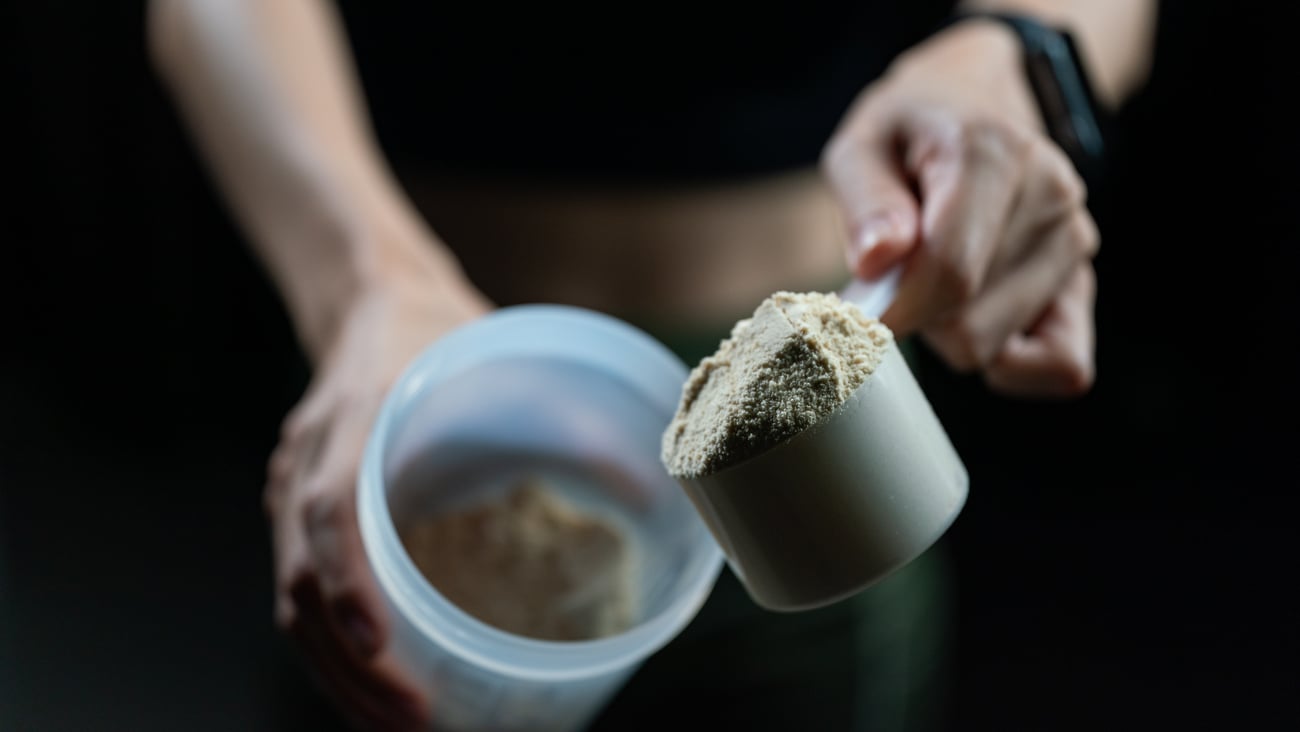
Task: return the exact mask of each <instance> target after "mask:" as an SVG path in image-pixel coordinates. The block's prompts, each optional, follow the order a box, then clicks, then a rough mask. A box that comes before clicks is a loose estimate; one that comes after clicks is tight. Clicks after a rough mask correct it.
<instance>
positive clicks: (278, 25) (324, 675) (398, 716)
mask: <svg viewBox="0 0 1300 732" xmlns="http://www.w3.org/2000/svg"><path fill="white" fill-rule="evenodd" d="M969 5H978V6H981V7H1002V8H1011V9H1017V10H1023V11H1025V12H1029V13H1033V14H1038V15H1040V16H1042V17H1045V18H1048V19H1052V20H1058V21H1063V22H1068V23H1069V24H1070V25H1072V26H1073V27H1074V29H1075V30H1076V32H1077V33H1078V34H1079V35H1080V36H1081V39H1082V42H1083V45H1084V48H1085V51H1086V52H1087V53H1089V55H1090V58H1091V59H1092V61H1093V68H1092V69H1091V71H1092V72H1093V76H1094V77H1095V78H1096V79H1097V82H1098V86H1099V88H1100V91H1101V93H1102V96H1103V98H1104V99H1107V100H1109V101H1110V102H1112V103H1115V102H1118V101H1120V100H1122V99H1123V98H1124V96H1126V95H1127V94H1128V93H1130V92H1131V91H1132V90H1133V89H1134V88H1135V87H1136V86H1137V85H1139V84H1140V82H1141V80H1142V79H1143V77H1144V75H1145V72H1146V66H1147V63H1148V57H1149V51H1150V43H1151V41H1150V35H1151V16H1152V7H1153V3H1151V2H1148V1H1138V0H1104V1H1097V0H1055V1H1053V0H1036V1H1035V0H1019V1H1017V0H1001V1H1000V2H999V1H998V0H985V1H984V2H978V3H969ZM149 38H150V45H151V48H150V50H151V53H152V55H153V59H154V63H155V66H156V67H157V68H158V69H159V72H160V74H161V75H162V76H163V78H164V79H165V80H166V82H167V84H168V86H169V88H170V89H171V91H172V93H173V95H174V96H175V98H176V101H177V104H178V106H179V108H180V109H181V111H182V113H183V115H184V117H185V119H186V121H187V123H188V125H189V127H190V129H191V131H192V132H193V134H194V137H195V140H196V142H197V144H198V146H199V148H200V149H201V151H202V153H203V155H204V157H205V159H206V161H207V162H208V164H209V167H210V169H211V171H212V173H213V175H214V177H215V179H216V181H217V183H218V185H219V187H220V189H221V191H222V193H223V194H224V196H225V198H226V200H227V202H228V203H229V205H230V207H231V210H232V212H233V214H234V215H235V216H236V218H237V219H238V220H239V222H240V223H241V225H242V227H243V229H244V231H245V233H246V234H247V237H248V239H249V241H250V242H251V244H252V246H253V247H254V249H255V250H256V251H257V253H258V255H259V256H260V258H261V259H262V261H263V262H264V264H265V266H266V268H267V270H268V271H269V272H270V274H271V276H272V277H273V278H274V280H275V282H276V284H277V286H278V288H279V289H280V292H281V294H282V296H283V298H284V301H285V303H286V306H287V308H288V310H289V312H290V314H291V316H292V318H293V321H294V324H295V327H296V330H297V333H298V337H299V340H300V342H301V343H302V345H303V348H304V350H305V352H306V353H307V354H308V356H309V357H310V359H311V361H312V364H313V366H314V376H313V380H312V384H311V386H310V387H309V389H308V391H307V393H306V394H305V395H304V397H303V400H302V402H301V403H300V404H299V405H298V406H297V407H296V408H295V409H294V410H293V411H292V412H291V413H290V415H289V416H288V417H287V418H286V420H285V424H284V431H283V436H282V440H281V444H280V445H279V447H277V449H276V450H275V453H274V455H273V456H272V458H271V463H270V468H269V476H268V485H267V491H266V506H267V511H268V515H269V517H270V519H271V524H272V533H273V539H274V541H273V545H274V551H275V558H276V578H277V598H276V619H277V622H278V623H279V624H280V626H281V627H282V628H283V629H284V630H285V631H286V632H288V633H290V634H291V635H292V636H293V637H294V638H295V639H296V640H297V641H298V642H299V644H300V646H301V648H302V650H303V652H304V654H305V655H306V657H307V658H308V660H309V662H310V664H311V665H312V667H313V668H314V669H315V672H316V675H317V677H318V679H319V680H320V681H321V683H322V685H323V686H324V688H325V689H326V690H327V692H328V693H329V695H330V697H331V698H332V699H333V700H334V701H335V702H336V703H337V704H338V706H339V708H340V710H341V711H342V712H343V713H344V714H345V715H346V716H347V717H348V718H349V719H350V720H351V721H352V722H353V723H354V724H355V725H356V726H357V727H359V728H363V729H414V728H419V727H420V726H421V725H423V724H424V723H425V722H427V720H428V716H429V710H430V704H436V698H435V699H430V698H428V696H427V694H428V693H429V690H427V689H423V688H421V686H420V684H419V683H418V682H417V681H416V680H415V679H413V678H409V677H408V676H406V675H405V674H404V672H403V671H402V670H401V669H400V668H399V667H398V666H397V665H396V664H395V663H394V662H393V659H392V655H391V648H390V647H389V643H388V638H389V626H388V618H387V617H386V616H385V612H384V609H383V604H382V602H381V600H380V597H379V594H378V590H377V588H376V586H375V582H374V578H373V576H372V574H371V572H370V569H369V565H368V563H367V560H366V557H365V556H364V552H363V551H362V549H361V542H360V537H359V534H358V529H357V525H356V517H355V490H356V474H357V469H358V465H359V462H360V453H361V448H362V444H363V442H364V439H365V435H366V433H367V431H368V430H369V428H370V425H371V423H372V422H373V420H374V418H375V415H376V414H377V411H378V406H379V402H380V399H381V397H382V396H383V394H384V393H385V392H386V391H387V389H388V387H389V386H390V385H391V384H392V383H393V381H394V380H395V379H396V377H397V375H398V373H399V372H400V370H401V369H402V368H403V367H404V366H405V364H406V363H407V361H408V360H409V359H410V358H411V357H412V356H413V355H414V354H415V353H417V352H418V351H419V350H420V349H422V348H423V347H425V346H426V345H427V344H429V343H430V342H432V341H433V340H435V339H437V338H438V337H439V336H440V335H442V334H443V333H445V332H446V331H447V330H448V329H450V328H453V327H455V326H457V325H459V324H462V323H465V322H467V321H469V320H472V319H473V318H476V317H479V316H480V315H482V314H484V313H486V312H488V311H489V310H490V308H491V307H492V304H491V302H490V301H489V299H488V297H487V296H486V295H485V294H484V291H485V290H486V291H488V292H490V293H491V294H492V295H493V296H494V297H495V298H497V299H500V300H502V301H513V300H516V299H548V300H556V301H568V302H575V303H577V304H582V305H587V306H590V307H597V308H600V309H604V310H608V311H612V312H616V313H632V314H637V315H641V316H646V317H660V318H663V319H666V320H671V319H676V320H679V321H681V320H683V319H684V318H686V317H691V318H694V319H696V320H702V321H705V322H707V323H708V324H709V325H720V324H723V323H725V322H727V321H728V320H729V319H731V318H734V317H735V316H736V315H737V314H741V313H745V312H748V311H749V310H750V309H752V307H753V304H754V303H755V302H758V301H759V300H760V299H761V298H762V297H764V296H765V295H767V294H769V293H770V292H772V291H773V290H775V289H779V288H783V287H789V288H792V289H812V288H825V287H827V286H828V284H829V283H832V282H835V281H836V280H837V278H842V277H843V276H844V275H845V274H846V273H847V271H848V269H851V270H852V271H854V272H856V273H857V274H858V275H859V276H862V277H866V278H870V277H873V276H875V275H877V274H879V273H880V272H882V271H884V270H885V269H887V268H889V267H891V266H893V265H894V264H896V263H903V265H904V266H905V267H906V268H907V269H906V272H907V274H906V276H905V278H904V280H903V282H902V284H901V287H900V294H899V299H898V301H897V302H896V304H895V306H894V308H892V309H891V310H890V312H889V313H887V314H886V320H887V322H889V323H890V324H891V325H892V326H894V327H895V328H896V329H897V330H899V331H900V332H904V333H905V332H909V331H919V332H920V333H922V334H923V335H924V336H925V337H926V339H927V340H928V341H929V342H930V343H932V344H933V345H934V347H935V349H936V350H937V351H938V353H940V354H941V356H943V358H944V359H945V360H947V361H948V362H949V363H950V364H951V365H952V366H954V367H955V368H959V369H977V370H979V371H980V372H981V373H982V374H983V375H984V378H985V379H986V380H987V382H988V383H989V384H990V386H991V387H992V388H995V389H997V390H1000V391H1004V392H1007V393H1015V394H1024V395H1038V396H1058V395H1068V394H1074V393H1078V392H1080V391H1081V390H1084V389H1086V388H1087V387H1088V386H1089V384H1090V383H1091V379H1092V350H1093V333H1092V328H1093V320H1092V301H1093V276H1092V269H1091V264H1090V257H1091V254H1092V253H1093V252H1094V251H1095V250H1096V246H1097V235H1096V231H1095V227H1094V226H1093V225H1092V221H1091V219H1090V218H1089V217H1088V216H1087V213H1086V210H1085V209H1084V208H1083V190H1082V186H1081V185H1080V184H1079V182H1078V180H1077V177H1075V176H1074V174H1073V171H1071V170H1070V169H1069V167H1068V165H1066V164H1065V163H1064V160H1063V156H1062V155H1061V154H1060V152H1059V151H1057V150H1055V148H1053V147H1051V144H1050V142H1048V141H1047V139H1046V138H1045V136H1044V134H1043V132H1042V130H1041V129H1040V126H1039V124H1038V122H1037V118H1036V116H1035V113H1034V108H1033V106H1032V100H1031V99H1030V98H1029V97H1028V92H1027V90H1026V88H1025V85H1024V82H1023V79H1021V76H1020V74H1021V72H1020V69H1019V60H1018V57H1017V55H1016V52H1015V51H1016V49H1015V45H1014V44H1015V42H1014V39H1012V38H1011V37H1010V36H1009V34H1008V33H1007V32H1006V31H1005V30H1004V29H1001V28H999V27H996V26H993V25H991V24H987V23H979V22H972V23H969V24H964V25H962V26H959V27H956V28H953V29H951V30H949V31H947V32H944V33H943V34H941V35H939V36H936V37H934V38H933V39H931V40H930V41H927V42H926V43H924V44H922V45H921V46H918V47H917V48H915V49H913V50H912V51H910V52H909V53H907V54H905V55H904V56H903V57H901V58H899V59H898V60H897V62H896V63H895V64H894V66H893V68H891V70H890V71H889V73H888V74H887V75H886V76H885V78H883V79H881V80H880V81H879V82H878V83H876V84H873V85H872V86H871V87H869V88H868V89H867V90H865V91H864V92H863V94H862V96H861V98H860V99H859V100H858V102H857V103H856V104H855V105H854V107H853V109H852V110H851V111H850V113H849V114H848V115H847V116H846V118H845V120H844V121H843V123H842V125H841V127H840V129H839V131H838V132H837V134H836V136H835V138H834V139H833V140H832V141H831V142H830V143H829V144H828V145H827V148H826V154H825V156H824V160H823V163H824V165H823V170H824V172H825V177H824V179H818V178H817V177H816V176H815V175H814V174H813V173H812V172H811V171H810V172H809V173H805V174H793V175H791V176H789V177H788V178H782V179H776V180H772V181H766V182H764V181H760V182H756V183H754V184H747V185H743V186H737V187H734V188H727V189H710V190H694V191H664V192H661V193H656V194H647V195H643V196H639V197H638V196H624V195H617V194H615V195H611V194H609V193H600V192H593V191H580V190H572V191H550V192H544V191H538V190H530V189H521V188H518V187H508V186H507V187H502V186H491V185H489V186H486V187H479V188H474V187H471V186H468V185H463V184H462V182H457V181H445V180H444V181H432V180H431V181H426V182H425V184H423V185H421V186H420V187H419V188H418V189H416V190H415V192H414V193H415V196H416V197H417V198H418V200H419V204H420V205H419V206H417V205H416V203H415V202H414V200H413V198H412V196H411V194H410V193H408V192H407V191H406V190H404V188H403V187H402V186H401V185H399V183H398V182H397V180H396V179H395V177H394V176H393V174H392V172H391V170H390V168H389V166H388V164H387V162H386V161H385V160H384V159H383V156H382V154H381V152H380V151H379V149H378V147H377V145H376V144H375V141H374V139H373V135H372V133H371V131H370V129H369V123H368V121H367V118H366V112H365V109H364V106H363V104H362V102H361V98H360V95H359V94H358V93H357V85H356V80H355V75H354V72H353V69H352V64H351V59H350V56H349V51H348V49H347V47H346V43H345V41H344V39H343V36H342V34H341V32H340V29H339V27H338V19H337V17H336V16H335V14H334V12H333V9H332V7H331V6H330V5H329V4H328V3H325V2H322V1H320V0H281V1H280V2H275V3H266V2H260V1H257V0H154V2H152V3H151V6H150V13H149ZM449 113H454V110H451V111H449ZM914 191H915V192H914ZM422 210H423V211H425V212H427V214H428V215H429V216H430V218H431V220H432V224H433V226H432V227H431V226H430V225H429V224H427V223H426V221H425V218H424V217H423V216H422V214H421V211H422ZM501 212H514V214H512V215H511V216H508V217H504V218H509V219H511V220H515V219H517V222H516V223H514V224H509V225H499V222H500V220H501V219H502V218H503V217H502V216H499V215H498V214H500V213H501ZM494 219H495V220H496V221H497V222H498V224H497V225H494V224H492V222H493V220H494ZM440 221H442V222H443V224H445V227H444V225H443V224H440V223H439V222H440ZM755 221H762V222H763V223H762V226H761V227H759V228H761V232H760V234H761V235H759V236H757V238H758V239H759V240H760V241H761V245H760V246H757V247H756V246H755V244H754V240H755V238H756V234H755V231H756V228H755V224H754V222H755ZM444 228H445V231H444ZM435 230H437V233H435ZM444 237H445V240H446V242H447V243H444ZM611 241H617V242H618V245H619V249H620V256H618V257H613V256H609V254H608V253H609V248H610V243H611ZM448 244H450V246H448ZM485 247H486V249H485ZM457 251H459V252H461V253H462V254H463V255H464V257H465V266H464V267H462V263H461V262H460V261H458V259H457V257H456V256H455V255H454V252H457ZM845 251H847V253H848V257H847V264H848V269H846V266H845V256H844V252H845ZM475 252H477V253H479V254H477V255H476V254H474V253H475ZM483 252H490V253H491V254H490V255H483V254H482V253H483ZM539 252H542V253H545V255H546V256H545V257H540V256H539V254H538V253H539ZM583 253H585V254H587V255H589V256H591V257H594V260H590V259H589V260H588V264H587V265H582V266H561V264H560V263H565V262H569V263H573V262H575V261H577V260H576V255H578V254H583ZM498 255H499V256H498ZM529 257H532V258H533V259H532V260H529V259H528V258H529ZM530 261H531V262H532V263H534V264H536V265H537V266H539V267H543V268H544V269H545V276H544V277H538V278H531V279H530V278H529V277H526V276H520V272H528V271H529V270H528V269H527V268H526V267H523V266H519V265H520V264H521V263H525V262H530ZM494 262H495V263H496V264H495V265H494V264H493V263H494ZM467 271H469V272H470V273H471V274H472V275H473V281H471V277H469V276H467V274H466V272H467ZM435 691H436V690H435Z"/></svg>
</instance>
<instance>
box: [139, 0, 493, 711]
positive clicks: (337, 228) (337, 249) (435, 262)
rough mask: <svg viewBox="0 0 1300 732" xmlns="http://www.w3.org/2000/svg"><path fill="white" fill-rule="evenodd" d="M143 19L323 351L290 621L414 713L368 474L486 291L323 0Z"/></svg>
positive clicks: (162, 6) (276, 475)
mask: <svg viewBox="0 0 1300 732" xmlns="http://www.w3.org/2000/svg"><path fill="white" fill-rule="evenodd" d="M148 22H149V28H148V31H149V42H150V51H151V54H152V58H153V60H154V64H155V66H156V68H157V69H158V71H159V73H160V75H161V76H162V77H163V78H164V80H165V81H166V83H167V85H168V87H169V88H170V90H171V92H172V94H173V96H174V97H175V99H176V101H177V103H178V105H179V107H180V110H181V112H182V113H183V116H184V119H185V120H186V121H187V123H188V125H189V127H190V129H191V131H192V133H193V135H194V138H195V140H196V142H197V144H198V147H199V148H200V150H201V152H202V153H203V157H204V160H205V161H206V163H207V165H208V167H209V169H210V171H211V172H212V174H213V176H214V177H215V179H216V182H217V184H218V187H219V188H220V190H221V192H222V194H223V195H224V197H225V199H226V201H227V202H228V204H229V206H230V208H231V209H232V210H233V212H234V215H235V216H236V218H237V219H238V221H239V222H240V224H241V225H242V226H243V229H244V231H245V232H246V234H247V235H248V238H249V239H250V241H251V243H252V246H253V247H254V249H255V250H256V252H257V254H258V255H259V257H260V259H261V260H262V262H263V263H264V265H265V266H266V268H267V269H268V270H269V272H270V274H271V276H272V278H273V279H274V281H275V283H276V285H277V286H278V288H279V290H280V292H281V294H282V296H283V298H284V300H285V302H286V304H287V306H288V309H289V311H290V314H291V316H292V319H293V322H294V325H295V328H296V330H297V333H298V336H299V339H300V341H301V343H302V345H303V347H304V348H305V350H306V352H307V354H308V356H309V358H310V359H311V361H312V364H313V366H314V374H313V379H312V383H311V386H310V388H309V389H308V391H307V394H306V395H305V397H304V398H303V400H302V401H301V402H300V403H299V405H298V406H297V407H296V408H295V409H294V410H293V411H292V412H291V413H290V415H289V416H288V418H287V419H286V420H285V424H284V429H283V431H282V436H281V440H280V444H279V445H278V446H277V448H276V450H275V453H274V454H273V455H272V458H271V461H270V466H269V471H268V484H267V490H266V508H267V512H268V515H269V517H270V519H271V524H272V539H273V541H272V543H273V548H274V552H275V575H276V619H277V622H278V624H279V625H280V626H281V628H282V629H284V630H285V631H286V632H288V633H289V634H290V635H291V636H292V637H293V638H294V640H295V641H296V642H297V643H298V645H299V646H300V648H301V650H302V651H303V652H304V654H305V655H306V657H307V659H308V661H309V662H310V663H311V664H312V666H313V667H314V671H315V672H316V676H317V678H318V679H319V680H320V681H321V682H322V683H323V684H324V686H325V687H326V688H327V691H329V692H330V696H331V697H332V698H333V699H334V701H336V702H337V703H338V704H339V705H340V707H341V709H342V710H343V711H344V713H345V714H347V715H348V716H349V717H350V718H351V719H352V720H353V722H354V723H356V724H358V726H362V727H365V728H382V729H392V728H405V727H408V726H411V725H412V724H413V723H414V724H417V725H418V724H419V723H420V722H422V721H423V720H424V719H426V718H427V708H426V705H427V700H426V699H424V698H423V696H422V694H421V692H420V689H419V685H418V684H417V682H416V681H415V680H414V679H410V678H406V677H405V676H404V675H403V673H402V672H401V671H400V670H399V668H398V666H397V665H396V664H395V663H394V662H393V660H392V658H391V654H390V652H389V650H388V648H387V618H386V616H385V613H384V609H383V608H384V606H383V601H382V598H381V597H380V595H379V592H378V589H377V587H376V585H375V581H374V577H373V576H372V574H371V571H370V568H369V563H368V561H367V559H366V557H365V552H364V550H363V548H362V545H361V538H360V534H359V531H358V527H357V522H356V515H355V487H356V476H357V470H358V467H359V465H360V460H361V453H362V449H363V447H364V442H365V439H366V435H367V433H368V432H369V429H370V425H371V423H372V422H373V420H374V418H375V416H376V414H377V412H378V408H379V406H380V403H381V401H382V399H383V397H384V395H385V393H386V392H387V390H388V387H389V386H390V385H391V384H392V383H393V381H394V380H395V379H396V378H397V376H398V375H399V373H400V371H401V369H402V368H403V367H404V366H405V365H406V363H407V362H408V361H409V360H410V359H411V358H412V357H413V356H414V355H415V354H416V353H417V352H418V351H419V350H420V349H421V348H423V347H424V346H425V345H426V344H427V343H429V342H430V341H431V340H433V339H434V338H436V337H437V336H439V335H440V334H441V333H443V332H444V331H446V330H448V329H449V328H451V327H454V326H456V325H458V324H459V323H461V322H464V321H466V320H468V319H470V318H473V317H475V316H477V315H479V314H481V313H483V312H485V311H486V310H487V308H488V304H487V302H486V301H485V300H484V299H483V298H482V296H481V295H479V294H478V293H477V292H476V291H475V290H474V288H473V287H472V286H471V285H470V284H469V283H468V282H467V281H466V280H465V278H464V276H463V275H462V273H461V271H460V268H459V266H458V265H457V263H456V262H455V261H454V260H453V258H452V257H451V256H450V254H449V253H448V252H447V251H446V250H445V249H444V248H443V247H442V246H441V244H440V243H439V242H438V240H437V238H436V237H435V236H434V234H433V233H432V232H431V231H430V230H429V229H428V228H427V227H426V226H425V225H424V224H423V222H422V221H421V220H420V218H419V216H418V215H417V214H416V212H415V211H414V208H413V206H412V205H411V204H410V202H409V201H408V200H407V199H406V197H405V196H404V194H403V193H402V191H401V190H400V188H399V186H398V185H397V183H396V182H395V180H394V177H393V175H392V174H391V172H390V171H389V169H388V167H387V165H386V164H385V162H384V160H383V158H382V156H381V155H380V153H379V151H378V149H377V146H376V144H375V141H374V139H373V137H372V134H371V131H370V129H369V127H368V124H367V120H366V115H365V111H364V109H363V106H362V102H361V97H360V94H359V92H358V89H357V83H356V79H355V77H354V74H353V70H352V68H351V65H350V60H349V58H348V51H347V49H346V47H345V43H344V39H343V34H342V33H341V30H340V28H339V24H338V20H337V18H336V17H335V16H334V14H333V13H332V11H331V8H330V6H329V4H328V3H326V2H323V1H322V0H277V1H276V2H264V1H263V0H154V1H153V2H152V3H151V5H150V8H149V16H148Z"/></svg>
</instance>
